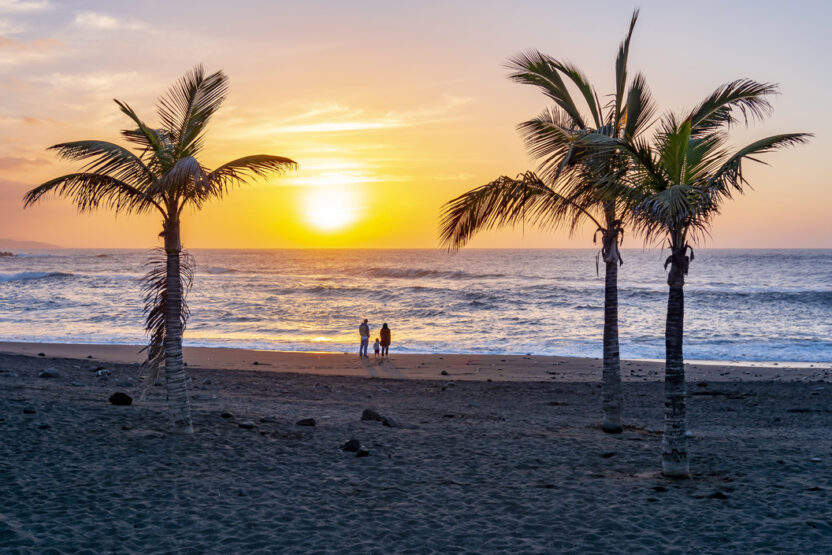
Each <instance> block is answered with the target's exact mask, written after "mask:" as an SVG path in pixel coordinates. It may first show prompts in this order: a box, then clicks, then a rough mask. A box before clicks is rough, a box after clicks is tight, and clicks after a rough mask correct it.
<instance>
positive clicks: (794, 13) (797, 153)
mask: <svg viewBox="0 0 832 555" xmlns="http://www.w3.org/2000/svg"><path fill="white" fill-rule="evenodd" d="M634 7H640V8H641V17H640V20H639V23H638V26H637V28H636V31H635V35H634V39H633V45H632V51H631V57H630V70H631V73H635V72H636V71H639V70H641V71H643V72H644V73H645V74H646V76H647V80H648V83H649V85H650V87H651V89H652V91H653V93H654V95H655V98H656V100H657V101H658V103H659V105H660V106H661V107H662V109H673V110H682V109H685V108H690V107H691V106H693V105H694V104H695V103H696V102H698V101H699V100H700V99H701V98H702V97H704V96H705V95H707V94H708V93H710V92H711V91H712V90H713V89H714V88H715V87H716V86H718V85H720V84H722V83H725V82H727V81H731V80H733V79H736V78H741V77H749V78H753V79H756V80H759V81H767V82H776V83H779V84H780V87H781V93H782V94H781V95H780V96H778V97H777V98H775V99H774V109H775V110H774V114H773V117H771V118H770V119H768V120H766V121H764V122H762V123H758V124H756V125H754V126H752V127H751V128H750V129H748V130H745V129H738V130H737V131H736V132H735V133H734V137H735V138H736V140H737V142H738V143H739V142H740V141H743V140H744V141H746V142H748V141H750V140H753V139H755V138H759V137H762V136H766V135H771V134H775V133H781V132H792V131H794V132H797V131H802V132H812V133H815V135H816V136H815V138H814V139H813V140H812V141H811V143H810V144H808V145H805V146H802V147H799V148H795V149H791V150H788V151H785V152H782V153H777V154H773V155H769V156H768V157H766V161H767V162H769V163H770V164H771V166H762V165H749V166H747V172H746V175H747V177H748V178H749V179H750V181H751V183H752V185H753V186H754V190H753V191H752V192H750V193H749V194H748V195H746V196H744V197H740V198H739V199H738V200H736V201H735V202H732V203H731V204H729V205H728V206H726V207H725V209H724V211H723V214H722V215H721V216H720V217H719V219H718V220H717V223H716V225H715V227H714V229H713V235H712V238H711V239H710V240H709V241H708V242H707V244H706V246H710V247H832V217H830V215H829V210H830V206H832V183H830V179H829V176H828V175H829V174H828V171H826V170H824V166H823V164H825V163H826V162H827V161H828V158H829V152H830V151H832V140H830V137H829V134H828V130H829V129H832V111H830V110H829V108H828V106H827V104H828V103H829V100H828V98H829V95H830V91H832V72H830V71H829V70H828V60H827V58H828V56H829V54H830V52H832V38H830V33H829V31H828V28H829V25H830V23H832V8H830V7H829V5H828V4H827V3H826V2H808V1H804V2H793V3H790V4H788V7H787V6H786V4H784V3H783V2H764V1H754V2H752V1H748V2H741V1H735V2H724V1H722V2H708V1H698V2H688V3H676V2H661V1H642V2H638V3H637V4H632V3H628V2H621V1H612V0H611V1H605V2H602V1H597V2H557V1H551V0H550V1H539V2H532V1H526V2H522V1H516V2H507V1H506V2H490V1H489V2H486V1H470V2H463V1H448V0H444V1H441V2H424V1H420V2H415V1H412V2H404V1H401V2H399V1H396V2H390V1H389V0H387V1H378V2H369V1H352V2H340V1H331V2H324V1H306V2H303V3H301V2H292V3H290V2H280V3H276V2H266V1H262V2H259V1H258V2H254V1H246V0H240V1H238V2H227V1H224V2H211V1H200V2H196V1H182V2H171V1H169V0H166V1H161V0H160V1H142V2H114V1H101V2H87V1H59V0H20V1H14V0H0V237H5V238H12V239H28V240H37V241H46V242H50V243H55V244H58V245H62V246H68V247H147V246H153V245H156V244H157V242H158V239H157V237H156V236H157V234H158V232H159V226H160V223H159V221H158V219H157V218H156V217H155V216H148V217H130V218H127V217H119V218H118V219H116V218H115V217H114V216H113V215H112V214H109V213H99V214H96V215H83V216H79V215H78V214H77V213H76V211H75V209H74V208H73V207H72V206H71V205H70V204H69V203H68V202H66V201H62V200H57V199H55V200H48V201H47V202H45V203H43V204H41V205H39V206H37V207H35V208H33V209H28V210H26V211H24V210H23V209H22V205H21V197H22V195H23V193H24V192H25V191H26V190H27V189H29V188H31V187H33V186H35V185H37V184H39V183H41V182H42V181H44V180H46V179H48V178H50V177H54V176H57V175H59V174H61V173H65V172H69V171H72V170H75V169H77V165H74V164H65V163H59V162H58V161H56V160H55V158H54V156H53V155H52V154H51V153H48V152H46V151H45V148H46V147H48V146H49V145H52V144H54V143H58V142H62V141H69V140H78V139H106V140H113V141H118V140H120V139H119V135H118V132H119V130H120V129H122V128H123V127H124V126H126V125H127V121H126V118H124V117H123V116H122V115H121V114H120V112H119V111H118V109H117V107H116V106H115V104H114V103H113V102H112V99H113V98H118V99H120V100H124V101H127V102H128V103H130V104H131V105H132V106H133V107H134V108H135V109H136V110H137V111H138V113H139V114H140V115H142V116H143V117H144V118H145V120H150V121H152V122H155V121H156V119H155V113H154V102H155V99H156V97H157V96H159V94H161V93H162V92H163V91H164V90H165V89H166V88H167V87H168V86H169V85H170V84H171V83H172V82H173V81H175V80H176V79H177V78H178V77H179V76H180V75H182V74H183V73H184V72H185V71H187V70H189V69H190V68H191V67H192V66H193V65H195V64H196V63H200V62H201V63H203V64H205V66H206V69H208V70H209V71H214V70H217V69H223V70H224V71H225V72H226V73H227V74H228V75H229V77H230V82H231V93H230V95H229V98H228V100H227V101H226V104H225V107H224V108H223V110H222V111H221V112H220V113H219V114H218V116H217V117H216V119H215V120H214V122H213V126H212V131H211V133H210V135H209V144H208V148H207V149H206V151H205V153H204V156H203V163H205V164H206V165H208V166H209V167H213V166H216V165H219V164H221V163H223V162H225V161H227V160H230V159H233V158H236V157H239V156H241V155H245V154H256V153H267V154H278V155H283V156H288V157H291V158H293V159H295V160H297V161H298V162H299V163H300V165H301V170H300V171H298V172H296V173H293V174H290V175H287V176H284V177H279V178H275V179H272V180H270V181H268V182H259V183H255V184H253V185H252V186H250V187H244V188H241V189H239V190H237V191H235V192H233V193H232V194H231V195H229V196H228V197H227V198H226V199H225V201H223V202H222V203H214V204H211V205H209V206H208V207H206V208H205V209H204V210H203V211H202V212H200V213H192V214H187V215H186V220H185V225H184V242H185V244H186V246H189V247H223V248H243V247H247V248H267V247H385V248H387V247H392V248H403V247H436V246H437V221H438V213H439V208H440V206H441V205H442V204H443V203H444V202H445V201H447V200H450V199H451V198H453V197H454V196H457V195H459V194H460V193H462V192H464V191H466V190H468V189H471V188H473V187H476V186H478V185H481V184H484V183H486V182H488V181H490V180H491V179H493V178H495V177H498V176H499V175H502V174H508V175H514V174H516V173H518V172H521V171H523V170H526V169H531V168H532V167H533V166H532V164H531V163H530V162H529V160H528V158H527V156H526V155H525V153H524V150H523V146H522V144H521V141H520V139H519V137H518V135H517V132H516V130H515V126H516V124H517V123H518V122H520V121H523V120H524V119H528V118H529V117H532V116H534V115H536V114H537V113H538V112H539V111H540V110H542V109H543V108H544V107H546V102H545V99H544V97H543V96H542V95H541V94H540V93H539V92H537V91H535V90H533V89H531V88H529V87H523V86H520V85H517V84H513V83H511V82H509V81H508V80H507V79H506V74H507V72H506V70H505V68H504V63H505V60H506V59H507V58H508V57H509V56H511V55H513V54H516V53H518V52H519V51H521V50H524V49H529V48H535V49H539V50H541V51H543V52H546V53H549V54H551V55H553V56H556V57H559V58H564V59H568V60H570V61H573V62H574V63H576V64H577V65H578V66H579V67H581V68H582V69H583V70H584V72H585V73H587V74H588V76H589V77H590V79H591V80H592V81H593V82H594V83H595V85H596V86H597V87H598V89H599V93H601V94H606V93H607V92H608V91H610V90H611V88H612V81H613V61H614V56H615V52H616V48H617V46H618V44H619V42H620V41H621V39H622V38H623V37H624V34H625V32H626V27H627V24H628V22H629V17H630V13H631V11H632V9H633V8H634ZM591 236H592V230H591V229H589V228H587V229H585V230H583V231H582V232H580V233H578V234H577V235H576V236H575V237H572V238H570V237H569V236H568V234H567V233H566V232H556V233H542V232H536V231H534V230H531V229H529V228H526V230H525V231H524V232H523V231H521V230H519V229H518V230H514V231H501V232H496V233H488V234H484V235H483V236H481V237H480V238H478V239H477V240H476V241H475V242H474V243H473V244H472V246H474V247H518V248H522V247H590V246H592V244H591ZM628 243H629V244H627V243H625V246H631V247H632V246H637V245H638V243H637V242H636V241H635V240H633V239H632V238H630V239H629V240H628Z"/></svg>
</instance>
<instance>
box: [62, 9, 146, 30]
mask: <svg viewBox="0 0 832 555" xmlns="http://www.w3.org/2000/svg"><path fill="white" fill-rule="evenodd" d="M75 25H78V26H79V27H86V28H89V29H103V30H107V31H116V30H124V29H126V30H129V31H137V30H139V29H144V28H145V24H144V23H142V22H140V21H123V20H120V19H117V18H115V17H113V16H111V15H107V14H103V13H96V12H81V13H79V14H77V15H76V16H75Z"/></svg>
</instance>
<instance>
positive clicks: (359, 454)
mask: <svg viewBox="0 0 832 555" xmlns="http://www.w3.org/2000/svg"><path fill="white" fill-rule="evenodd" d="M355 456H356V457H369V456H370V452H369V451H367V450H366V449H359V450H358V452H356V453H355Z"/></svg>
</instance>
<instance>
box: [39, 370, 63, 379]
mask: <svg viewBox="0 0 832 555" xmlns="http://www.w3.org/2000/svg"><path fill="white" fill-rule="evenodd" d="M58 377H60V374H58V371H57V370H56V369H55V368H47V369H46V370H41V371H40V373H38V378H58Z"/></svg>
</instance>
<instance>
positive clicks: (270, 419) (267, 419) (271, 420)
mask: <svg viewBox="0 0 832 555" xmlns="http://www.w3.org/2000/svg"><path fill="white" fill-rule="evenodd" d="M260 422H264V423H266V424H274V423H275V422H277V418H275V417H274V416H264V417H263V418H261V419H260Z"/></svg>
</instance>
